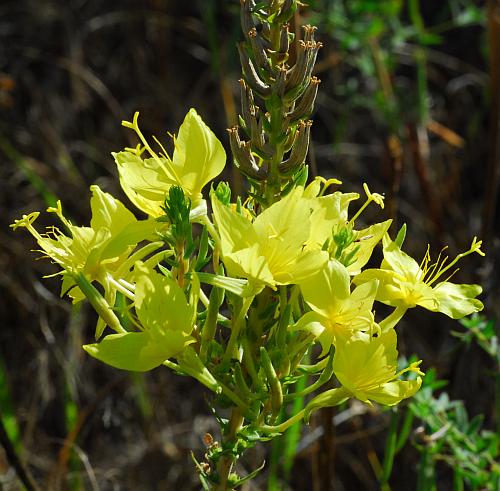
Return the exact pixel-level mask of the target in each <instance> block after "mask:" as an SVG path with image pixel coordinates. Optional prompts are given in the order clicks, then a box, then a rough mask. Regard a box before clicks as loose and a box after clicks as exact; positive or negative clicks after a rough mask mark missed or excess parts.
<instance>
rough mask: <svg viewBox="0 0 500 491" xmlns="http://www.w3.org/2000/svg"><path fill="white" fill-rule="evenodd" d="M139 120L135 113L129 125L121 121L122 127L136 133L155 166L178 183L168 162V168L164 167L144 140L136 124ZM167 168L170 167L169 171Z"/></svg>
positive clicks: (127, 122)
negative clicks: (155, 163) (153, 160)
mask: <svg viewBox="0 0 500 491" xmlns="http://www.w3.org/2000/svg"><path fill="white" fill-rule="evenodd" d="M138 119H139V112H138V111H136V112H135V113H134V119H133V120H132V123H130V122H129V121H122V126H125V128H130V129H132V130H134V131H135V132H136V133H137V136H138V137H139V139H140V140H141V141H142V143H143V145H144V147H145V149H146V150H147V151H148V152H149V154H150V155H151V157H153V158H154V159H155V160H156V162H157V164H158V165H159V166H160V168H161V169H162V170H163V172H165V174H167V175H168V174H171V175H173V176H174V178H175V179H176V180H177V182H180V180H179V177H178V176H177V174H176V172H175V169H174V168H173V167H172V166H171V165H170V162H169V161H168V160H167V164H169V165H168V166H166V165H165V164H164V163H163V161H162V160H161V159H160V157H158V155H157V154H156V152H155V151H154V150H153V149H152V148H151V146H150V145H149V143H148V141H147V140H146V138H145V137H144V135H143V134H142V132H141V130H140V128H139V125H138V123H137V121H138ZM167 167H170V168H169V169H168V168H167Z"/></svg>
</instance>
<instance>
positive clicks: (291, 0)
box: [276, 0, 299, 23]
mask: <svg viewBox="0 0 500 491" xmlns="http://www.w3.org/2000/svg"><path fill="white" fill-rule="evenodd" d="M298 3H299V2H297V0H285V1H284V2H283V5H282V6H281V9H280V12H279V14H278V15H277V16H276V22H278V23H280V22H288V21H289V20H290V19H291V18H292V16H293V14H294V13H295V12H296V10H297V7H298Z"/></svg>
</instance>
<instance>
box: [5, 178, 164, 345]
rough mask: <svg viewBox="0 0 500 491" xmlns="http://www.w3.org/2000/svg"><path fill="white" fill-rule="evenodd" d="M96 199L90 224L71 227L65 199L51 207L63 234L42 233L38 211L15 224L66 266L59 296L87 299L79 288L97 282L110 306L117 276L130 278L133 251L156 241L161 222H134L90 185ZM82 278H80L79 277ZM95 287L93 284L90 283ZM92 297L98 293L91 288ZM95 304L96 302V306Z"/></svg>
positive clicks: (53, 230) (100, 323)
mask: <svg viewBox="0 0 500 491" xmlns="http://www.w3.org/2000/svg"><path fill="white" fill-rule="evenodd" d="M90 189H91V191H92V198H91V200H90V207H91V210H92V219H91V222H90V227H78V226H75V225H73V224H72V223H71V222H70V221H69V220H68V219H67V218H66V217H65V216H64V214H63V211H62V206H61V202H60V201H58V202H57V206H56V207H55V208H49V209H48V210H47V211H49V212H51V213H55V214H56V215H57V216H58V217H59V219H60V220H61V222H62V223H63V225H64V226H65V228H66V229H67V231H68V234H69V235H65V234H64V233H62V232H61V231H60V230H59V229H57V228H56V227H51V228H50V229H48V231H47V233H45V234H40V233H39V232H38V231H37V230H36V228H35V227H34V225H33V222H34V221H35V220H36V219H37V218H38V216H39V212H34V213H30V214H29V215H24V216H23V217H22V218H21V219H20V220H16V221H15V223H14V224H12V225H11V227H12V228H14V229H16V228H19V227H25V228H26V229H27V230H28V231H29V232H30V233H31V234H32V235H33V237H34V238H35V239H36V240H37V242H38V245H39V246H40V248H41V252H43V253H44V254H45V255H46V256H47V257H49V258H50V259H52V260H53V261H54V262H55V263H57V264H59V265H60V266H61V267H62V271H60V272H58V273H56V274H62V275H63V278H62V285H61V295H63V294H65V293H67V294H68V295H69V296H70V297H71V298H72V300H73V302H75V303H76V302H79V301H81V300H83V299H84V298H85V295H84V293H83V292H82V290H81V288H80V287H79V286H76V285H77V284H79V282H82V281H87V282H88V281H90V282H92V281H95V280H97V281H98V282H99V283H100V284H101V285H102V286H103V288H104V297H105V300H106V302H108V303H109V304H110V305H111V306H112V305H114V302H115V298H116V282H115V276H118V277H117V278H116V279H118V280H123V279H126V275H127V274H128V273H129V269H130V268H131V267H132V266H133V263H132V264H129V263H130V261H129V255H130V253H131V252H132V251H133V249H134V248H135V247H136V246H137V244H138V243H140V242H141V241H143V240H154V239H155V238H156V232H157V230H159V229H160V228H161V227H162V226H164V225H161V224H159V223H157V222H156V221H155V220H140V221H138V220H136V218H135V217H134V215H133V214H132V213H131V212H130V211H129V210H127V208H125V206H124V205H123V204H122V203H121V202H120V201H118V200H117V199H115V198H113V196H111V195H110V194H108V193H104V192H103V191H101V189H100V188H99V187H98V186H91V187H90ZM159 246H161V243H156V244H155V243H152V244H149V245H148V246H146V247H145V248H144V251H143V252H141V251H137V252H136V253H135V254H134V256H135V260H137V259H140V258H141V257H143V256H144V255H146V254H147V253H151V252H154V250H155V249H158V247H159ZM76 280H78V281H76ZM89 288H90V290H89V291H91V290H92V288H91V287H89ZM92 292H93V295H95V294H96V293H98V292H97V291H95V292H94V291H93V290H92ZM95 305H96V304H95V302H94V306H95ZM104 318H106V316H105V315H103V316H101V317H99V320H98V323H97V327H96V337H99V336H100V335H101V334H102V332H103V330H104V328H105V325H106V322H105V321H104V320H103V319H104Z"/></svg>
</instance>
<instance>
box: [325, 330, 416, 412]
mask: <svg viewBox="0 0 500 491" xmlns="http://www.w3.org/2000/svg"><path fill="white" fill-rule="evenodd" d="M396 343H397V337H396V331H395V330H394V329H389V330H388V331H386V332H382V333H379V334H378V335H377V336H376V337H373V336H370V334H368V333H361V332H358V333H357V334H356V335H355V336H352V337H351V338H342V339H340V338H339V340H338V342H337V345H336V346H335V356H334V359H333V371H334V373H335V375H336V377H337V378H338V380H339V382H340V383H341V384H342V386H343V387H345V388H346V389H347V390H348V391H349V392H350V393H351V394H352V396H353V397H356V399H359V400H360V401H363V402H367V403H369V402H370V401H375V402H379V403H380V404H384V405H387V406H393V405H394V404H398V403H399V402H401V400H402V399H406V398H407V397H411V396H412V395H413V394H415V392H417V390H418V389H419V388H420V386H421V384H422V378H421V376H423V375H424V374H423V373H422V372H421V371H420V370H419V368H418V366H419V365H420V363H421V362H416V363H412V364H411V365H410V366H409V367H407V368H405V369H404V370H401V371H399V372H398V371H397V366H398V351H397V349H396ZM407 371H410V372H415V373H417V374H418V376H417V378H416V379H415V380H399V378H400V376H401V375H402V374H403V373H405V372H407Z"/></svg>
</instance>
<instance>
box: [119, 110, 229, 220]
mask: <svg viewBox="0 0 500 491" xmlns="http://www.w3.org/2000/svg"><path fill="white" fill-rule="evenodd" d="M138 117H139V113H135V115H134V119H133V121H132V123H130V122H127V121H124V122H123V123H122V124H123V125H124V126H126V127H128V128H131V129H133V130H134V131H135V132H136V133H137V135H138V136H139V138H140V140H141V142H142V145H143V146H141V145H139V146H138V147H137V148H136V149H125V151H123V152H118V153H113V157H114V158H115V161H116V163H117V165H118V172H119V175H120V183H121V185H122V188H123V190H124V191H125V194H126V195H127V196H128V197H129V199H130V201H132V203H134V205H135V206H137V208H139V209H140V210H142V211H144V212H145V213H147V214H148V215H151V216H153V217H159V216H162V215H164V212H163V210H162V206H164V202H165V197H166V195H167V193H168V190H169V188H170V187H171V186H173V185H177V186H180V187H182V189H183V190H184V193H185V194H186V196H187V197H188V198H189V199H190V200H191V202H192V209H196V208H198V207H199V206H201V208H202V211H205V212H206V208H205V207H204V205H205V202H204V201H203V199H202V198H203V197H202V194H201V191H202V189H203V187H204V186H205V185H206V184H207V183H208V182H210V181H211V180H212V179H213V178H214V177H216V176H218V175H219V174H220V173H221V172H222V170H223V168H224V165H225V163H226V152H225V151H224V147H223V146H222V144H221V142H220V141H219V140H218V139H217V137H216V136H215V135H214V133H213V132H212V131H211V130H210V128H209V127H208V126H207V125H206V124H205V123H204V122H203V120H202V119H201V117H200V116H199V115H198V113H197V112H196V111H195V110H194V109H190V111H189V112H188V113H187V115H186V117H185V118H184V121H183V123H182V124H181V126H180V128H179V134H178V136H177V137H173V140H174V153H173V155H172V157H170V156H169V155H168V154H167V152H166V150H165V149H164V148H163V146H161V144H160V143H159V142H158V140H156V139H155V140H156V141H157V143H158V144H159V145H160V148H161V152H160V153H158V154H157V153H156V152H155V151H154V150H153V149H152V148H151V147H150V145H149V143H148V142H147V140H146V139H145V138H144V136H143V134H142V133H141V131H140V129H139V126H138V122H137V120H138ZM144 151H147V153H148V154H149V158H143V157H142V154H143V152H144Z"/></svg>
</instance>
